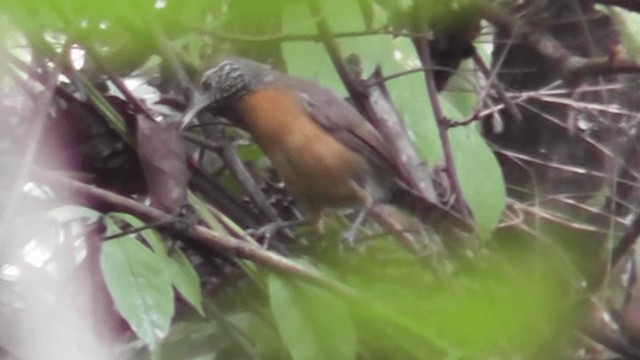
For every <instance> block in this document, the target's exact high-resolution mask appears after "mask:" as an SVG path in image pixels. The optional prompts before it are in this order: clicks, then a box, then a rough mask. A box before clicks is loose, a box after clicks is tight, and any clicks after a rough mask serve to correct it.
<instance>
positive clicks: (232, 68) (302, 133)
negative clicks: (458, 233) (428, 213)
mask: <svg viewBox="0 0 640 360" xmlns="http://www.w3.org/2000/svg"><path fill="white" fill-rule="evenodd" d="M200 90H201V92H200V94H199V95H198V96H195V97H194V99H193V100H192V102H191V105H190V106H189V108H188V109H187V111H186V112H185V115H184V116H183V119H182V123H183V126H185V125H186V124H188V123H189V122H190V121H191V120H192V119H193V118H194V117H195V116H197V114H198V113H200V112H201V111H203V110H205V109H207V110H209V111H213V112H215V111H220V110H221V109H232V110H233V111H234V113H236V114H237V115H238V116H237V117H238V119H239V121H240V122H241V123H242V125H244V126H245V127H246V129H247V130H248V131H249V133H250V134H251V135H252V137H253V139H254V140H255V142H256V143H257V144H258V146H259V147H260V148H261V149H262V150H263V151H264V153H265V154H266V155H267V157H268V158H269V159H270V161H271V163H272V165H273V167H274V168H275V170H276V172H277V174H278V175H279V176H280V177H281V178H282V180H283V181H284V183H285V184H286V185H287V187H288V188H289V190H290V192H291V194H292V196H293V198H294V199H295V200H296V202H297V204H298V205H299V207H301V209H302V210H303V213H306V215H307V216H308V218H309V220H310V222H311V223H313V224H320V223H321V219H322V214H323V212H324V210H325V209H329V208H345V207H350V208H356V207H359V208H361V209H363V210H364V211H361V212H360V213H359V215H358V217H357V218H358V219H359V220H362V218H363V217H364V216H363V215H364V214H365V213H366V209H369V208H370V207H371V206H373V205H374V204H377V203H384V202H389V201H393V198H394V195H395V194H396V193H397V192H399V191H400V192H404V193H405V194H406V193H409V194H412V192H411V191H410V190H409V189H408V187H407V186H406V185H405V184H404V183H403V182H402V181H401V180H400V177H399V170H398V168H397V166H396V165H395V164H394V161H393V160H392V156H391V154H390V152H389V150H388V148H387V147H386V146H385V142H384V140H383V138H382V136H381V135H380V133H379V132H378V131H377V130H376V129H375V128H374V127H373V126H372V125H371V124H370V123H369V122H368V121H367V120H365V118H364V117H363V116H362V115H361V114H360V113H359V112H358V111H357V110H356V109H355V108H354V107H353V106H351V105H350V104H349V103H347V102H346V101H345V100H343V99H342V98H340V97H339V96H338V95H337V94H336V93H335V92H334V91H332V90H330V89H328V88H326V87H323V86H321V85H319V84H317V83H315V82H313V81H311V80H306V79H302V78H298V77H294V76H290V75H288V74H285V73H283V72H280V71H277V70H274V69H272V68H271V67H270V66H268V65H266V64H263V63H259V62H256V61H253V60H250V59H245V58H229V59H226V60H223V61H222V62H220V63H219V64H218V65H216V66H215V67H213V68H212V69H210V70H208V71H206V72H205V73H204V74H203V75H202V79H201V82H200ZM413 195H414V197H415V198H418V201H419V202H427V203H428V202H429V201H428V200H426V199H424V198H420V195H418V194H417V193H413ZM427 206H428V207H430V208H436V209H437V210H438V211H442V210H444V211H445V212H447V213H450V211H449V210H448V209H442V208H441V207H440V206H438V205H437V204H433V203H428V204H427ZM451 214H452V216H454V217H457V215H455V214H454V213H451ZM458 220H459V219H458ZM356 222H358V220H356Z"/></svg>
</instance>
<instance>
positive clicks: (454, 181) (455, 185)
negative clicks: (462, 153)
mask: <svg viewBox="0 0 640 360" xmlns="http://www.w3.org/2000/svg"><path fill="white" fill-rule="evenodd" d="M414 46H415V47H416V50H417V53H418V56H419V57H420V61H421V62H422V65H423V66H424V67H425V68H427V69H431V68H432V67H433V63H432V60H431V52H430V50H429V46H428V44H426V43H423V42H421V41H417V40H415V39H414ZM424 78H425V82H426V85H427V93H428V95H429V101H430V103H431V110H432V111H433V115H434V117H435V119H436V124H437V125H438V126H437V127H438V135H439V137H440V144H441V146H442V152H443V154H444V165H445V168H446V171H447V175H449V182H450V183H451V188H452V190H453V192H454V194H455V196H456V198H455V201H456V207H457V208H458V211H460V214H462V217H463V219H465V220H467V221H468V220H470V219H471V215H470V214H469V210H468V209H467V206H466V204H465V201H464V196H463V195H462V187H461V186H460V181H459V180H458V174H457V170H456V166H455V164H454V162H453V152H452V149H451V142H450V141H449V134H448V129H449V126H450V121H449V120H448V119H447V118H446V117H445V116H444V113H443V112H442V107H441V106H440V99H439V98H438V90H437V88H436V83H435V79H434V77H433V71H431V70H429V71H426V72H425V74H424Z"/></svg>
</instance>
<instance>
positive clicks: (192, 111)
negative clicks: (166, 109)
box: [182, 91, 217, 129]
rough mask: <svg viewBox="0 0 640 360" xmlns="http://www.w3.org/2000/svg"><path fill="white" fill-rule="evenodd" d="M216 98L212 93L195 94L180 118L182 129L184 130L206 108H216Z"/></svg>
mask: <svg viewBox="0 0 640 360" xmlns="http://www.w3.org/2000/svg"><path fill="white" fill-rule="evenodd" d="M216 100H217V97H216V95H215V93H214V92H212V91H210V92H207V93H204V94H201V93H196V95H195V96H194V98H193V100H191V105H190V106H189V108H188V109H187V111H186V112H185V115H184V116H183V117H182V128H183V129H184V128H185V127H186V126H187V125H189V123H190V122H191V120H193V118H195V117H196V116H198V114H199V113H200V112H201V111H202V110H204V109H205V108H207V107H214V108H215V107H216V102H217V101H216Z"/></svg>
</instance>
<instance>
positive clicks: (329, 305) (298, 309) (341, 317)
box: [269, 275, 356, 360]
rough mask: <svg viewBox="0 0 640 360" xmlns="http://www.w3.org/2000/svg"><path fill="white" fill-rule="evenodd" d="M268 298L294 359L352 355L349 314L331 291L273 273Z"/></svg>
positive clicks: (352, 356)
mask: <svg viewBox="0 0 640 360" xmlns="http://www.w3.org/2000/svg"><path fill="white" fill-rule="evenodd" d="M269 298H270V301H271V311H272V312H273V315H274V317H275V319H276V325H277V327H278V331H279V332H280V336H281V337H282V340H283V342H284V344H285V345H286V347H287V349H288V350H289V353H290V354H291V356H292V358H293V359H294V360H310V359H355V355H356V333H355V329H354V327H353V324H352V321H351V317H350V315H349V312H348V310H347V308H346V307H345V305H344V304H343V303H342V302H340V301H339V300H338V299H336V298H335V297H333V296H332V295H331V294H329V293H327V292H324V291H322V290H320V289H318V288H315V287H312V286H310V285H307V284H304V283H301V282H297V281H288V280H285V279H282V278H280V277H278V276H276V275H272V276H270V277H269Z"/></svg>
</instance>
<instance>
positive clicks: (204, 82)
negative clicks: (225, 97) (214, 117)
mask: <svg viewBox="0 0 640 360" xmlns="http://www.w3.org/2000/svg"><path fill="white" fill-rule="evenodd" d="M200 88H202V91H205V92H208V91H209V90H211V89H212V88H213V84H212V83H211V81H210V80H209V79H204V80H202V83H200Z"/></svg>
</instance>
